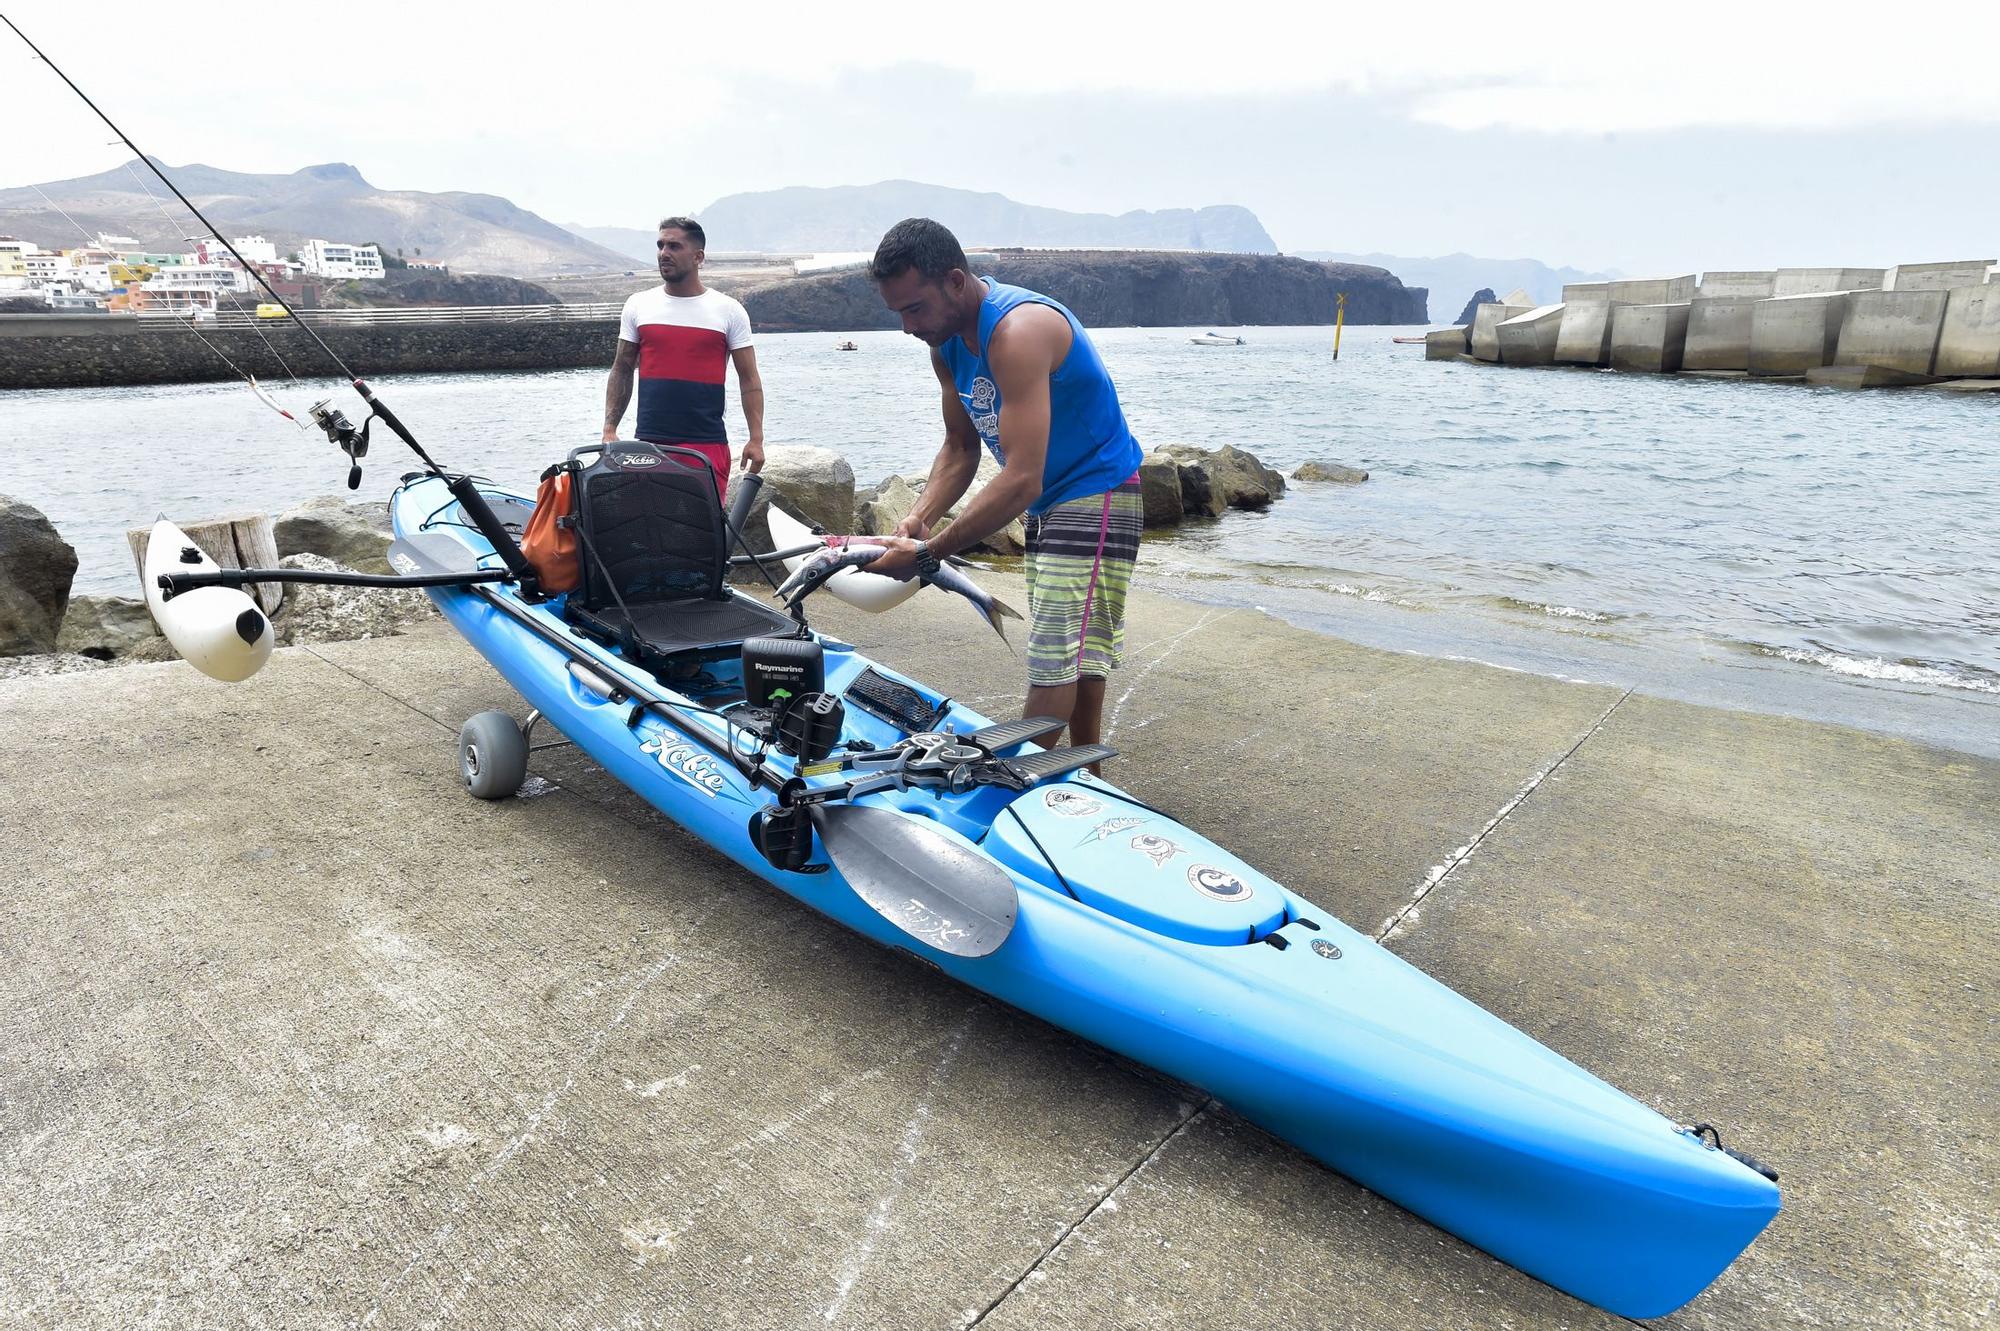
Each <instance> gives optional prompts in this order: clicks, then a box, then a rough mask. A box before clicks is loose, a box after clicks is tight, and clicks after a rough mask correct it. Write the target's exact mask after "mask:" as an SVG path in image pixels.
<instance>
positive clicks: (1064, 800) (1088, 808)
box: [1042, 788, 1104, 818]
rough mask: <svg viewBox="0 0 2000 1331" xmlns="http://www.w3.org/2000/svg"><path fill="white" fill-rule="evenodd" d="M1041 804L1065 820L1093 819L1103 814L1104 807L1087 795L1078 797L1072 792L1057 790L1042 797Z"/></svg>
mask: <svg viewBox="0 0 2000 1331" xmlns="http://www.w3.org/2000/svg"><path fill="white" fill-rule="evenodd" d="M1042 803H1043V804H1046V805H1047V806H1048V807H1049V811H1050V812H1051V813H1059V814H1061V815H1062V816H1063V817H1065V818H1094V817H1096V816H1097V815H1098V814H1100V813H1103V812H1104V805H1103V804H1102V803H1101V802H1100V801H1098V800H1094V799H1092V798H1091V797H1090V796H1088V795H1079V794H1077V793H1076V792H1075V791H1074V790H1063V789H1061V788H1057V789H1055V790H1051V791H1048V792H1047V793H1045V794H1044V795H1043V796H1042Z"/></svg>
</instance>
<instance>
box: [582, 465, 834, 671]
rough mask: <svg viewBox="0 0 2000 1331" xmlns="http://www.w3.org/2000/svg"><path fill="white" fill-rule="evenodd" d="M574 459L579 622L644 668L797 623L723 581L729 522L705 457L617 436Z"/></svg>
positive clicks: (791, 628) (724, 652)
mask: <svg viewBox="0 0 2000 1331" xmlns="http://www.w3.org/2000/svg"><path fill="white" fill-rule="evenodd" d="M590 454H595V455H596V457H595V460H594V461H591V462H588V463H587V464H586V463H585V461H584V459H585V457H586V456H587V455H590ZM570 463H571V465H572V466H575V467H576V468H577V475H576V483H575V485H574V487H573V489H572V492H573V493H574V495H575V496H576V514H575V519H576V526H577V535H578V536H579V537H580V538H581V543H582V546H583V550H582V559H581V564H582V580H581V582H580V584H579V585H578V587H577V588H576V590H575V591H573V592H571V593H570V594H569V598H568V600H567V602H566V603H565V605H564V613H565V614H566V615H567V616H568V617H569V620H570V622H571V623H572V624H574V625H575V626H576V627H577V628H579V629H581V630H582V631H583V632H585V633H586V634H588V635H590V636H591V637H594V638H598V639H600V640H602V641H605V642H607V643H616V644H620V645H623V646H625V647H626V648H627V649H628V651H630V652H631V653H632V654H633V655H634V656H636V657H637V658H638V660H639V663H640V664H642V665H645V666H647V667H648V668H657V667H661V666H665V665H669V664H675V663H679V662H683V661H687V660H691V659H720V658H723V657H726V656H728V655H730V654H731V653H733V652H734V651H736V650H737V649H739V648H741V646H742V644H743V640H744V639H745V638H754V637H760V636H763V635H766V634H787V633H795V632H797V630H798V625H797V624H796V623H794V622H793V620H792V619H791V617H790V616H788V615H786V614H784V613H783V612H782V611H779V610H775V609H773V608H771V607H770V606H766V605H763V604H760V603H759V602H756V601H753V600H750V599H749V598H747V597H743V596H738V595H737V594H736V593H734V592H732V591H730V589H729V587H728V585H727V583H726V582H725V581H724V575H725V574H726V573H727V572H728V569H729V542H728V537H727V535H726V533H727V527H726V525H725V523H724V520H723V516H722V504H721V501H720V499H719V498H718V497H717V495H716V490H715V473H714V471H713V470H711V469H710V467H709V465H708V460H707V459H706V458H704V457H702V456H701V455H700V454H699V453H696V452H694V451H693V450H691V449H685V448H673V447H670V446H668V445H664V444H645V443H630V442H624V441H621V442H618V443H615V444H593V445H590V446H588V447H586V448H579V449H577V450H575V451H574V452H572V453H571V454H570Z"/></svg>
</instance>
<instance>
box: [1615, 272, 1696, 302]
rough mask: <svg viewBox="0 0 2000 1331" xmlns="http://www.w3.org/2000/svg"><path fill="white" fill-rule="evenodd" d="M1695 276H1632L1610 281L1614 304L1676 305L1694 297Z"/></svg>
mask: <svg viewBox="0 0 2000 1331" xmlns="http://www.w3.org/2000/svg"><path fill="white" fill-rule="evenodd" d="M1695 286H1696V283H1695V276H1694V274H1693V273H1686V274H1683V275H1682V276H1680V277H1633V278H1626V279H1624V280H1623V281H1618V282H1613V283H1611V303H1612V304H1614V305H1621V304H1622V305H1677V304H1680V303H1682V302H1684V301H1689V300H1693V299H1694V293H1695Z"/></svg>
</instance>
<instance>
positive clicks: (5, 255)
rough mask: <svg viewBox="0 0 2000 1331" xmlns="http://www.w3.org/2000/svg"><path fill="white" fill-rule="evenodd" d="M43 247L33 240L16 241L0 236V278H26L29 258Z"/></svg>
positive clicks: (12, 238) (9, 237) (10, 237)
mask: <svg viewBox="0 0 2000 1331" xmlns="http://www.w3.org/2000/svg"><path fill="white" fill-rule="evenodd" d="M40 248H41V246H39V245H37V244H35V242H34V241H32V240H16V239H14V237H12V236H0V277H26V276H27V275H28V262H27V260H28V256H29V255H30V254H33V253H35V252H36V251H38V250H39V249H40Z"/></svg>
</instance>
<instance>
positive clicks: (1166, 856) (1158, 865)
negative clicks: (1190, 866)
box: [1132, 832, 1247, 900]
mask: <svg viewBox="0 0 2000 1331" xmlns="http://www.w3.org/2000/svg"><path fill="white" fill-rule="evenodd" d="M1132 849H1134V850H1136V851H1138V852H1139V853H1140V854H1141V855H1144V856H1145V857H1146V858H1147V859H1149V860H1151V861H1152V862H1153V867H1154V868H1155V869H1164V868H1166V867H1167V861H1169V860H1171V859H1172V858H1173V857H1174V856H1176V855H1185V854H1187V852H1186V851H1185V850H1183V849H1181V847H1180V846H1178V845H1177V844H1175V843H1174V842H1172V841H1169V840H1167V839H1166V838H1165V837H1163V836H1155V835H1153V834H1152V833H1151V832H1143V833H1141V834H1140V835H1138V836H1135V837H1133V838H1132ZM1197 886H1199V884H1197ZM1211 895H1213V894H1212V893H1211ZM1246 895H1247V894H1246ZM1232 900H1233V898H1232Z"/></svg>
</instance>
